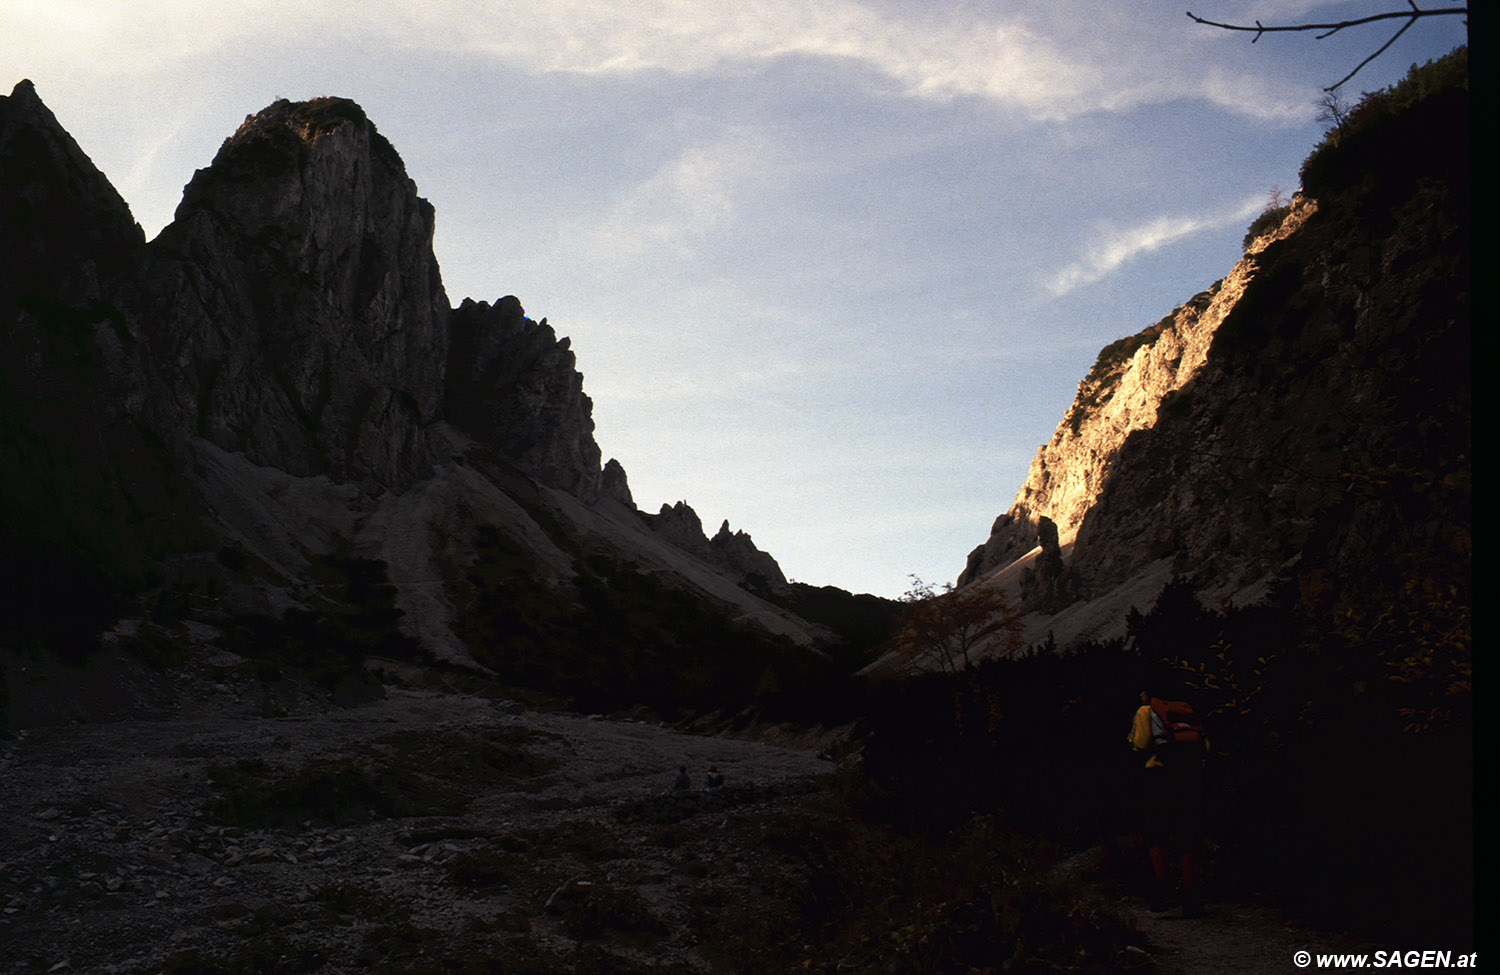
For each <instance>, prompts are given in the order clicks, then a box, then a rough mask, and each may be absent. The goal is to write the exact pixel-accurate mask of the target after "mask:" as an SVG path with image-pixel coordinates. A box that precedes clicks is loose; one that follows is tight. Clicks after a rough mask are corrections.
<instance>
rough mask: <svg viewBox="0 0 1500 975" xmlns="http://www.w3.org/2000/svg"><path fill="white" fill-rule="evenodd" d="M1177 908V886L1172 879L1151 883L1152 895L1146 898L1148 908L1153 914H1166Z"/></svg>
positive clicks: (1166, 878)
mask: <svg viewBox="0 0 1500 975" xmlns="http://www.w3.org/2000/svg"><path fill="white" fill-rule="evenodd" d="M1176 906H1177V884H1176V883H1174V882H1173V881H1172V879H1171V878H1170V877H1160V878H1157V879H1156V880H1153V881H1151V894H1150V895H1149V896H1148V897H1147V898H1146V907H1147V909H1149V910H1150V911H1151V913H1153V914H1165V913H1166V912H1167V911H1170V910H1171V909H1172V908H1174V907H1176Z"/></svg>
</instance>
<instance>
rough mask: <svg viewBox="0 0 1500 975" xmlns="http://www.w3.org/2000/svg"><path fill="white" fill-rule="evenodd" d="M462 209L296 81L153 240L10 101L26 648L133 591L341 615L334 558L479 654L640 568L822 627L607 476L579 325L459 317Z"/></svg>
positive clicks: (751, 611) (230, 609) (5, 411)
mask: <svg viewBox="0 0 1500 975" xmlns="http://www.w3.org/2000/svg"><path fill="white" fill-rule="evenodd" d="M433 219H434V216H433V211H432V208H431V207H430V206H429V205H428V204H427V202H426V201H424V200H422V199H421V198H420V197H419V196H418V195H417V192H416V186H415V184H414V183H413V182H412V180H411V179H410V178H409V177H408V175H407V174H406V171H405V168H404V166H403V165H402V162H401V159H400V157H399V156H398V155H397V154H396V151H395V149H394V148H392V147H391V146H390V144H389V143H387V142H386V141H385V139H384V138H382V137H381V136H380V134H379V133H378V132H377V131H376V130H375V127H374V125H373V124H372V123H371V122H370V121H369V119H367V118H366V117H365V114H364V112H363V111H362V110H361V109H360V108H359V106H357V105H355V104H354V103H353V102H350V101H348V100H346V99H338V98H323V99H315V100H313V101H310V102H299V103H292V102H286V101H279V102H277V103H275V104H274V105H271V106H270V107H268V108H267V109H265V110H264V111H262V112H260V113H258V114H256V115H253V116H251V117H249V118H247V119H246V120H245V123H244V125H242V126H241V127H240V128H239V130H238V131H237V132H236V133H235V134H234V135H233V136H231V137H230V138H229V139H228V140H227V141H225V143H224V144H223V146H222V147H221V148H220V150H219V152H218V154H217V155H216V157H215V158H214V160H213V163H212V165H210V166H209V167H208V168H206V169H203V170H200V171H199V172H198V173H197V174H195V176H194V178H193V180H192V182H191V183H190V184H189V186H188V187H187V189H186V192H185V194H184V198H183V201H182V204H181V206H180V207H179V208H178V210H177V214H176V218H175V219H174V221H173V222H172V224H171V225H169V226H168V227H167V228H166V229H165V230H163V232H162V233H161V234H160V235H159V236H158V237H157V239H156V240H154V241H152V242H150V243H149V244H148V243H146V242H145V241H144V240H143V235H142V234H141V231H140V228H139V227H138V226H136V224H135V222H134V220H132V219H131V216H130V211H129V208H128V207H127V206H126V205H125V203H124V201H123V200H121V199H120V197H119V194H118V193H116V192H115V190H114V189H113V187H111V186H110V185H109V182H108V180H107V179H105V177H104V176H103V174H101V173H99V171H98V170H97V169H96V168H95V167H94V166H93V164H92V163H91V162H89V160H88V158H87V156H85V155H84V153H83V152H82V150H81V149H80V148H79V147H78V146H77V145H76V143H75V142H74V141H73V139H72V138H71V137H70V136H68V134H67V133H66V131H64V130H63V129H62V127H61V126H60V125H59V124H58V123H57V120H56V119H55V118H53V116H52V114H51V113H50V112H49V111H48V110H47V109H46V107H45V106H44V105H43V104H42V102H41V100H40V99H39V98H38V97H37V95H36V93H35V91H34V90H33V89H32V86H31V85H30V84H29V83H25V82H23V83H22V84H20V85H18V86H17V88H16V90H15V93H14V94H13V95H12V96H11V97H9V98H3V99H0V233H3V236H0V341H3V342H4V344H5V348H6V351H7V355H6V356H4V357H0V462H3V465H4V470H5V474H6V476H5V478H4V479H3V481H0V569H3V570H4V573H5V575H6V576H7V578H12V579H20V580H23V581H25V584H18V585H13V586H10V587H8V588H7V590H6V591H5V593H4V596H3V602H0V610H4V611H5V612H4V614H3V615H5V616H6V618H7V620H8V622H9V623H10V624H11V625H10V627H9V632H10V634H12V637H13V636H14V634H15V633H17V632H21V633H22V634H23V639H30V637H25V636H24V633H25V632H26V630H25V628H26V626H28V625H30V624H26V623H22V624H17V623H16V621H17V620H18V619H20V618H21V617H25V618H26V619H29V620H32V621H33V622H38V621H40V622H39V625H41V623H45V621H47V620H54V619H60V618H68V619H72V618H76V619H77V620H78V625H77V626H76V627H73V629H75V630H77V633H76V634H73V635H75V636H78V637H79V638H80V639H81V640H83V641H84V642H85V643H87V641H88V640H89V639H90V638H92V637H93V636H94V635H96V634H97V633H98V632H99V629H100V628H101V627H106V626H108V625H109V623H110V622H111V621H112V620H113V619H115V618H118V614H119V613H123V612H130V611H131V609H130V603H129V599H131V598H133V599H136V600H152V601H156V602H157V603H158V604H161V605H173V606H179V607H181V606H188V605H206V606H211V607H213V608H212V611H211V612H210V613H209V615H210V616H212V617H213V621H214V622H217V623H223V622H224V621H225V620H226V619H233V618H244V617H246V616H251V617H256V618H260V619H266V618H271V617H283V618H284V614H285V613H286V612H287V611H288V610H297V611H299V612H303V613H313V614H316V613H325V614H326V613H333V614H338V613H341V612H345V611H347V607H341V606H340V604H339V597H337V596H336V595H334V596H330V595H329V593H330V590H333V591H335V592H336V591H337V589H338V587H337V586H332V587H330V585H329V584H328V581H327V573H328V572H329V571H330V567H334V570H335V571H342V570H338V569H337V567H338V566H340V565H343V566H348V565H353V564H356V563H359V560H375V561H377V562H378V563H380V565H381V571H383V572H384V573H385V575H386V577H387V578H388V579H389V581H390V583H391V584H392V585H393V586H394V602H395V606H394V609H395V610H396V611H398V612H397V613H396V614H395V615H396V616H400V617H401V619H402V622H401V626H402V627H403V629H404V631H405V632H406V634H407V635H408V636H411V637H415V638H416V639H418V640H419V641H420V642H421V644H422V646H423V647H424V648H425V649H426V650H427V651H428V652H430V653H432V654H434V655H435V656H437V657H439V658H444V659H449V660H453V661H458V662H462V663H469V664H473V663H474V662H475V659H476V658H475V657H474V656H473V655H472V654H473V653H474V652H475V651H476V648H478V649H479V650H482V651H483V656H484V658H485V659H487V660H489V661H491V662H492V663H493V662H496V661H503V660H504V659H505V657H506V653H507V647H506V646H505V645H504V644H503V643H502V644H500V645H498V646H496V645H493V644H492V643H491V642H489V640H488V636H487V634H488V632H489V631H488V629H486V628H487V627H493V626H504V627H516V626H520V627H521V629H522V630H523V631H524V632H525V634H526V637H527V639H528V640H530V643H529V644H528V645H530V646H538V645H546V646H551V645H552V643H551V642H549V641H552V642H556V641H561V642H562V643H566V642H567V641H568V640H574V639H576V633H575V632H574V630H573V629H569V627H576V621H577V619H578V618H580V615H586V613H582V614H581V611H580V606H581V602H582V600H583V593H584V590H585V588H586V589H587V590H588V592H589V593H590V594H591V595H592V596H593V597H594V600H595V602H594V604H593V605H594V606H595V608H596V609H597V606H598V605H599V603H600V600H601V599H603V598H604V597H603V596H601V593H608V592H613V590H612V589H611V587H628V586H629V585H630V584H631V581H632V580H637V579H639V578H649V579H650V580H651V583H650V585H651V586H659V587H662V588H663V589H664V590H666V591H671V592H674V593H678V594H688V595H690V596H691V598H692V600H694V601H695V602H696V604H697V605H702V606H704V607H706V610H705V612H707V613H708V614H709V615H710V616H715V615H716V616H719V617H721V618H722V619H724V620H733V621H734V623H733V624H732V625H733V626H743V625H748V626H749V627H751V628H752V629H758V631H759V632H760V633H761V634H762V636H766V635H770V634H774V635H775V638H776V639H780V638H788V639H791V640H793V641H794V642H797V643H801V644H804V645H806V644H811V643H813V642H815V641H816V640H817V639H820V638H821V635H820V634H819V633H815V632H814V631H815V628H813V627H810V626H809V624H807V623H806V622H805V621H803V620H801V619H799V618H797V617H796V616H795V615H794V614H791V613H789V612H786V611H784V610H782V609H780V608H778V607H776V606H774V605H772V604H770V603H769V602H767V601H766V600H764V599H762V598H760V597H759V596H758V595H757V594H755V593H752V592H750V591H748V589H747V588H746V586H744V585H742V582H743V581H744V579H745V577H746V573H750V572H753V573H755V574H756V576H757V578H765V579H771V578H772V577H773V576H774V577H775V578H780V573H779V570H776V571H774V572H773V571H772V569H773V568H774V565H775V563H774V560H771V559H770V557H769V556H765V555H764V553H757V550H755V548H754V545H753V543H750V541H749V538H748V536H744V535H743V533H738V534H730V533H728V531H727V526H726V528H725V530H724V531H721V533H720V537H716V539H715V541H714V544H713V545H710V544H709V542H708V540H707V539H706V538H704V537H703V535H702V529H701V525H698V526H697V533H696V539H695V540H694V539H689V540H688V542H687V548H688V549H691V550H692V551H688V550H685V549H684V548H682V547H679V546H678V545H677V544H672V543H670V542H668V541H667V540H665V539H663V538H661V537H659V536H658V535H657V534H655V533H653V532H652V531H651V530H650V528H649V526H648V521H649V519H648V518H645V517H643V516H642V515H641V514H640V513H639V512H637V511H636V510H635V506H634V503H633V501H632V499H631V495H630V489H629V486H628V482H627V478H626V475H625V471H624V469H623V468H622V467H621V466H620V465H619V464H618V463H617V462H615V461H610V462H609V463H608V464H606V465H604V466H602V467H601V465H600V456H601V455H600V451H599V447H598V445H597V443H596V442H595V440H594V433H593V430H594V426H593V420H592V415H591V414H592V403H591V402H590V400H589V398H588V396H586V395H585V394H584V392H583V377H582V376H581V375H579V373H578V371H577V368H576V362H575V359H574V356H573V353H572V351H571V350H570V348H569V341H568V339H566V338H562V339H559V338H558V337H557V335H556V334H555V333H554V332H553V330H552V329H551V327H550V326H548V325H547V323H546V322H545V321H542V322H534V321H532V320H531V319H529V318H527V317H526V315H525V313H524V311H523V310H522V308H521V305H520V302H519V301H517V300H516V299H515V298H504V299H501V300H500V301H499V302H497V303H496V304H495V305H494V306H490V305H488V304H484V303H476V302H473V301H465V302H464V303H463V304H462V305H461V306H460V307H459V308H458V309H452V308H450V307H449V304H448V300H447V297H446V295H445V293H444V289H443V284H442V280H441V277H440V275H439V272H438V265H437V261H436V258H435V257H434V255H433V251H432V235H433ZM689 510H690V509H689ZM693 521H694V523H695V524H696V516H693ZM694 542H696V543H701V544H693V543H694ZM700 548H701V551H700V550H699V549H700ZM350 560H354V561H353V562H351V561H350ZM480 563H482V566H481V568H479V569H476V568H475V566H476V565H477V564H480ZM351 571H357V572H358V573H360V574H361V578H364V577H365V576H366V575H367V574H368V570H367V569H357V570H351ZM127 576H129V577H131V578H130V580H128V582H127V583H124V584H122V583H121V580H123V579H125V578H126V577H127ZM94 577H98V580H99V581H98V582H97V584H94V583H91V582H88V580H90V579H93V578H94ZM352 578H353V576H351V579H352ZM147 579H150V580H152V581H151V582H149V583H148V582H146V580H147ZM642 585H645V584H644V583H643V584H642ZM152 587H154V588H152ZM648 588H649V587H648ZM148 590H149V591H148ZM481 591H482V593H483V595H482V596H481ZM127 593H128V594H129V597H128V598H127ZM55 594H62V595H63V596H64V597H66V598H65V599H64V601H63V602H62V603H59V602H57V601H56V600H55V599H53V598H52V597H53V595H55ZM615 595H616V596H619V594H618V593H616V594H615ZM75 597H76V598H75ZM382 598H383V597H382ZM620 598H623V596H621V597H620ZM67 599H72V600H73V603H76V604H79V606H81V607H82V610H78V609H75V607H74V606H72V605H69V604H67V602H66V600H67ZM506 600H513V601H514V602H515V605H514V606H511V605H509V604H507V603H506ZM538 607H546V609H545V611H543V610H542V609H539V608H538ZM367 608H368V607H367ZM83 610H86V611H83ZM137 611H138V607H137ZM386 612H387V610H385V609H380V610H379V611H378V613H379V614H384V613H386ZM109 614H116V615H115V616H109ZM215 614H217V615H215ZM403 614H404V615H403ZM528 614H530V615H528ZM106 617H107V618H106ZM382 618H388V617H384V616H382ZM476 620H479V621H481V622H475V621H476ZM517 620H520V621H521V622H520V623H517ZM527 627H530V628H529V629H528V628H527ZM559 633H561V634H562V635H561V636H559ZM53 636H55V634H53V635H52V636H39V637H38V638H37V639H39V640H52V642H56V641H55V640H53ZM12 637H7V639H6V640H5V641H0V651H4V650H6V649H8V647H9V645H10V643H9V641H10V639H12Z"/></svg>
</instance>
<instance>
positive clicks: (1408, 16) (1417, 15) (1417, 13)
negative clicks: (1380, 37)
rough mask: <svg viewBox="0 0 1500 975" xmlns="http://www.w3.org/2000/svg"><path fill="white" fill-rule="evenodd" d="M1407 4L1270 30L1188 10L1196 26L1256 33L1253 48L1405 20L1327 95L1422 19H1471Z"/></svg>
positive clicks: (1465, 10) (1459, 12)
mask: <svg viewBox="0 0 1500 975" xmlns="http://www.w3.org/2000/svg"><path fill="white" fill-rule="evenodd" d="M1406 2H1407V5H1408V6H1410V7H1411V9H1410V10H1388V11H1385V12H1384V13H1378V14H1371V15H1370V16H1368V17H1356V18H1353V19H1351V20H1338V21H1333V22H1332V23H1327V24H1276V25H1272V26H1270V27H1267V26H1266V25H1265V24H1262V23H1261V22H1260V21H1258V20H1257V21H1256V22H1255V25H1254V26H1253V27H1252V26H1250V25H1248V24H1221V23H1219V22H1218V21H1216V20H1208V19H1207V18H1205V17H1199V16H1198V15H1197V14H1195V13H1193V12H1192V11H1191V10H1189V11H1188V12H1187V15H1188V16H1189V17H1190V18H1192V19H1193V20H1194V21H1195V22H1197V23H1200V24H1203V25H1204V26H1206V27H1218V28H1219V29H1221V30H1239V31H1250V32H1253V33H1254V34H1255V36H1254V37H1252V38H1250V43H1251V44H1254V43H1255V42H1256V41H1258V40H1260V37H1261V35H1262V34H1275V33H1289V32H1295V31H1310V30H1316V31H1322V32H1323V33H1321V34H1318V35H1317V37H1316V38H1315V40H1319V41H1321V40H1322V39H1323V38H1325V37H1332V36H1333V35H1334V34H1337V33H1338V32H1339V31H1341V30H1344V29H1345V28H1347V27H1361V26H1363V25H1365V24H1373V23H1377V22H1378V21H1382V20H1404V21H1405V23H1404V24H1402V25H1401V28H1400V30H1398V31H1396V33H1394V34H1392V35H1391V37H1390V39H1389V40H1388V41H1386V42H1385V43H1384V44H1382V45H1380V47H1379V49H1378V50H1376V51H1375V53H1374V54H1371V55H1370V56H1369V57H1367V58H1365V59H1364V60H1363V61H1361V62H1359V64H1357V65H1355V67H1354V70H1353V71H1351V72H1349V73H1348V74H1346V75H1344V77H1342V78H1340V79H1339V80H1338V81H1336V82H1335V83H1333V84H1331V85H1329V86H1328V87H1327V88H1324V89H1323V90H1324V91H1333V90H1335V89H1336V88H1338V87H1339V86H1340V85H1342V84H1343V83H1344V82H1346V81H1348V80H1349V79H1350V78H1353V77H1354V76H1355V75H1357V74H1359V72H1360V69H1361V68H1363V67H1364V66H1365V65H1367V64H1369V63H1370V62H1371V61H1373V60H1375V59H1376V58H1378V57H1380V55H1382V54H1384V53H1385V51H1386V49H1387V48H1389V47H1390V46H1391V45H1392V44H1394V43H1396V38H1398V37H1400V36H1401V35H1402V34H1404V33H1406V31H1407V28H1409V27H1411V25H1412V24H1415V23H1416V22H1417V21H1418V20H1420V19H1422V18H1423V17H1450V16H1462V17H1467V16H1468V15H1469V6H1468V4H1464V5H1463V6H1458V7H1434V8H1426V9H1424V8H1422V7H1418V6H1417V4H1416V0H1406Z"/></svg>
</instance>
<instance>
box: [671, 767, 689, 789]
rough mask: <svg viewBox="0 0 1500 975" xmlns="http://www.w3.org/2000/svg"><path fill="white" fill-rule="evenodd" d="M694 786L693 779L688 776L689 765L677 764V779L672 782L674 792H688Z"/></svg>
mask: <svg viewBox="0 0 1500 975" xmlns="http://www.w3.org/2000/svg"><path fill="white" fill-rule="evenodd" d="M692 787H693V780H692V779H690V778H688V774H687V766H686V765H679V766H677V781H675V782H673V783H672V791H673V792H686V791H688V790H689V789H691V788H692Z"/></svg>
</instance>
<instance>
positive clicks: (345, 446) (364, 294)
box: [145, 99, 449, 485]
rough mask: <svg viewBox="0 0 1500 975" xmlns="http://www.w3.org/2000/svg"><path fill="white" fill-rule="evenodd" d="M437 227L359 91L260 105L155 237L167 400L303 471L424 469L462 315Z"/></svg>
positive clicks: (154, 326) (212, 434) (238, 447)
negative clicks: (351, 95)
mask: <svg viewBox="0 0 1500 975" xmlns="http://www.w3.org/2000/svg"><path fill="white" fill-rule="evenodd" d="M432 235H433V211H432V207H431V206H430V205H429V204H428V203H427V201H425V200H423V199H421V198H420V197H419V196H417V192H416V186H415V184H414V183H413V182H412V181H411V179H410V178H408V177H407V175H406V171H405V168H404V167H403V166H402V165H401V160H400V157H399V156H397V155H396V153H395V151H394V149H392V148H391V147H390V144H389V143H388V142H386V141H385V139H383V138H382V137H381V136H380V135H379V133H378V132H376V131H375V127H374V126H373V125H372V124H370V122H369V121H368V120H367V119H366V118H365V117H364V113H363V112H362V111H361V110H360V109H359V107H358V106H357V105H355V104H354V103H353V102H350V101H348V100H347V99H316V100H314V101H310V102H298V103H292V102H285V101H279V102H277V103H275V104H274V105H272V106H270V107H269V108H267V109H266V110H265V111H263V112H260V113H258V114H257V115H254V116H251V117H250V118H248V119H247V120H246V121H245V123H244V124H243V125H242V126H240V128H239V130H238V131H237V132H236V133H235V134H234V135H233V136H232V137H230V138H229V139H228V140H226V141H225V143H224V145H223V146H222V147H221V148H220V150H219V152H218V154H217V155H216V156H215V158H214V161H213V164H212V165H210V166H209V167H208V168H207V169H203V170H199V171H198V172H197V173H196V174H195V175H194V177H193V180H192V182H191V183H190V184H189V185H188V187H187V190H186V191H185V193H184V196H183V201H182V204H181V205H180V206H179V207H178V210H177V215H176V219H175V220H174V221H173V223H172V224H171V225H170V226H168V227H167V228H166V229H165V230H164V231H163V232H162V234H161V235H160V236H159V237H158V238H157V240H155V241H153V243H152V245H151V260H150V267H149V269H148V272H147V274H146V276H145V288H146V290H147V292H148V295H149V296H150V297H149V299H148V302H147V304H148V305H151V306H152V311H151V314H150V326H151V339H152V344H153V347H154V349H155V350H156V352H157V355H158V358H159V359H160V360H161V361H163V362H165V363H168V364H169V365H168V367H167V376H166V379H167V381H168V384H169V385H170V387H171V390H172V395H171V397H170V400H169V401H168V403H167V404H166V409H167V410H168V411H169V412H170V413H171V414H172V415H173V416H175V418H176V419H177V420H178V421H179V422H183V423H185V424H186V425H187V426H188V427H189V428H191V429H196V431H197V432H198V434H199V435H200V436H203V437H205V438H207V439H208V440H210V441H212V442H213V443H215V444H216V445H218V446H219V447H222V448H223V449H225V450H230V451H237V452H243V453H245V454H246V456H247V457H249V458H250V459H252V460H253V461H255V462H256V463H260V464H264V465H267V466H272V467H278V468H281V469H283V470H286V471H288V472H290V473H293V474H300V475H306V474H328V475H331V476H333V477H334V478H335V479H339V480H346V479H355V478H361V477H373V478H375V479H376V480H377V481H379V482H380V483H384V484H395V485H401V484H409V483H412V482H414V481H415V480H418V479H420V478H421V477H422V476H425V474H426V473H427V471H428V468H429V464H430V455H429V453H428V449H427V447H426V444H425V441H424V439H423V437H422V435H421V431H422V429H423V427H424V426H425V425H427V424H428V423H430V422H431V421H432V420H434V419H436V418H437V416H438V413H439V411H440V409H441V406H442V395H443V382H444V373H445V369H446V358H447V357H446V354H445V352H446V349H447V344H448V342H447V329H448V315H449V306H448V301H447V296H446V294H445V293H444V291H443V285H442V280H441V278H440V276H439V273H438V266H437V259H436V257H435V256H434V255H433V251H432Z"/></svg>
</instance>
